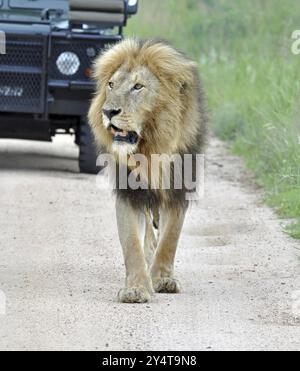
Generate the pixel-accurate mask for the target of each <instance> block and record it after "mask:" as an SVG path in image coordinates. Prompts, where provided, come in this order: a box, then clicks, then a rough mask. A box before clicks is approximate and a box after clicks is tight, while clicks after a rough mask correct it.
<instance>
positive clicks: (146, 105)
mask: <svg viewBox="0 0 300 371" xmlns="http://www.w3.org/2000/svg"><path fill="white" fill-rule="evenodd" d="M132 71H134V76H133V77H132V76H131V75H130V73H131V72H132ZM94 78H95V80H96V82H97V91H96V95H95V97H94V99H93V102H92V105H91V108H90V111H89V122H90V124H91V126H92V129H93V132H94V135H95V138H96V142H97V144H98V146H99V148H102V149H103V148H104V149H105V150H106V151H108V152H109V153H114V154H116V153H115V151H114V148H113V138H112V135H111V133H110V132H109V131H108V130H107V123H106V122H105V118H104V117H103V115H102V114H101V112H102V109H103V108H104V107H105V105H106V104H109V105H110V106H113V107H115V108H117V107H119V106H120V107H121V108H122V109H124V114H122V115H121V116H120V117H119V118H118V124H119V123H120V124H122V125H123V127H126V128H127V129H133V130H136V131H139V132H140V135H141V138H140V141H139V144H138V147H137V148H135V149H134V152H135V153H139V154H143V155H146V156H147V157H148V158H149V164H150V163H151V161H150V155H151V154H168V155H170V154H177V153H178V154H181V155H182V154H185V153H188V154H195V153H202V152H201V151H202V150H203V144H204V142H205V139H206V112H205V103H204V100H203V94H202V90H201V86H200V82H199V78H198V68H197V65H196V64H195V63H194V62H192V61H191V60H189V59H188V58H187V57H185V56H184V55H183V54H182V53H180V52H178V51H177V50H175V49H174V48H172V47H171V46H169V45H168V44H166V43H164V42H160V41H153V40H148V41H145V42H141V41H138V40H135V39H129V40H126V41H122V42H120V43H119V44H117V45H115V46H112V47H110V48H109V49H108V50H106V51H105V52H104V53H103V54H102V55H101V56H100V57H99V58H98V60H97V61H96V63H95V66H94ZM112 79H115V80H116V81H122V83H123V82H124V83H123V84H122V87H120V89H119V90H120V91H116V92H110V91H108V88H107V87H108V84H109V82H110V81H111V80H112ZM132 79H133V82H136V81H137V80H136V79H146V80H147V81H146V82H147V83H148V84H149V88H148V89H146V90H145V91H144V92H143V96H142V98H141V99H142V100H141V99H140V100H137V98H136V96H133V97H131V96H127V95H126V93H127V92H126V87H129V86H130V84H131V83H132V81H131V80H132ZM124 86H125V88H124ZM120 95H122V96H124V97H126V98H124V99H123V100H122V99H121V98H120ZM128 101H129V103H128ZM116 106H117V107H116ZM128 106H130V107H131V111H130V112H129V108H128ZM132 107H133V108H132ZM151 181H152V182H153V183H156V184H158V183H159V180H153V179H152V180H151ZM160 194H161V197H160V199H161V200H163V199H170V198H171V199H172V198H174V197H172V195H171V194H170V192H160ZM135 197H136V196H135ZM143 197H147V195H146V193H145V194H144V195H143ZM148 197H149V195H148ZM171 202H172V201H171Z"/></svg>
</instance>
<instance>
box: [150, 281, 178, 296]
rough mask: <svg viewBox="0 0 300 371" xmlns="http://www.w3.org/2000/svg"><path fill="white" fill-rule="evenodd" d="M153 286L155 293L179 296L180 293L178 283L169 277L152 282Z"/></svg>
mask: <svg viewBox="0 0 300 371" xmlns="http://www.w3.org/2000/svg"><path fill="white" fill-rule="evenodd" d="M153 286H154V290H155V292H158V293H160V294H179V293H180V291H181V289H180V284H179V282H178V281H177V280H175V279H174V278H170V277H164V278H159V279H157V280H154V282H153Z"/></svg>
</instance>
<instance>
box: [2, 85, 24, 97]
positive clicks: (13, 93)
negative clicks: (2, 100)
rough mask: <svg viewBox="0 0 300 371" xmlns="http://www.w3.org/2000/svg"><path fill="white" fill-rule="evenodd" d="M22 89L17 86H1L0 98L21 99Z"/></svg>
mask: <svg viewBox="0 0 300 371" xmlns="http://www.w3.org/2000/svg"><path fill="white" fill-rule="evenodd" d="M23 94H24V89H23V88H22V87H19V86H1V85H0V97H23Z"/></svg>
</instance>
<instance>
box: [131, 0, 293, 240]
mask: <svg viewBox="0 0 300 371" xmlns="http://www.w3.org/2000/svg"><path fill="white" fill-rule="evenodd" d="M295 30H300V2H299V1H295V0H285V1H282V0H244V1H234V0H163V1H161V0H151V1H149V0H140V12H139V16H138V17H134V18H133V19H132V20H131V21H130V22H129V26H128V28H127V31H126V32H127V35H128V36H133V35H135V36H138V37H159V38H164V39H168V40H170V41H172V42H173V43H174V44H175V45H176V46H177V47H179V48H181V49H183V50H184V51H186V52H187V53H188V54H189V55H190V56H191V57H193V58H194V59H195V60H197V61H198V62H199V67H200V71H201V75H202V79H203V81H204V84H205V88H206V91H207V96H208V101H209V107H210V111H211V116H212V127H213V130H214V132H215V133H216V134H217V135H218V136H219V137H220V138H221V139H224V140H227V141H230V142H231V144H232V148H233V151H234V152H235V153H237V154H239V155H241V156H243V157H244V158H245V161H246V163H247V166H248V167H249V168H250V169H251V170H252V171H253V173H254V175H255V177H256V180H257V183H258V184H259V185H260V186H262V187H264V189H265V193H266V202H267V203H268V204H269V205H271V206H273V207H274V208H276V209H277V211H278V213H279V215H280V216H281V217H282V218H284V219H291V223H290V226H289V227H287V232H288V233H289V234H290V235H292V236H293V237H295V238H299V239H300V99H299V94H300V55H298V56H297V55H295V54H293V53H292V44H293V42H294V41H293V40H292V33H293V31H295Z"/></svg>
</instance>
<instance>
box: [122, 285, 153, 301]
mask: <svg viewBox="0 0 300 371" xmlns="http://www.w3.org/2000/svg"><path fill="white" fill-rule="evenodd" d="M118 297H119V301H120V302H121V303H128V304H134V303H138V304H143V303H148V302H149V301H150V300H151V296H150V293H149V291H148V290H147V289H146V288H145V287H143V286H139V287H130V288H125V289H122V290H121V291H120V292H119V295H118Z"/></svg>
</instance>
